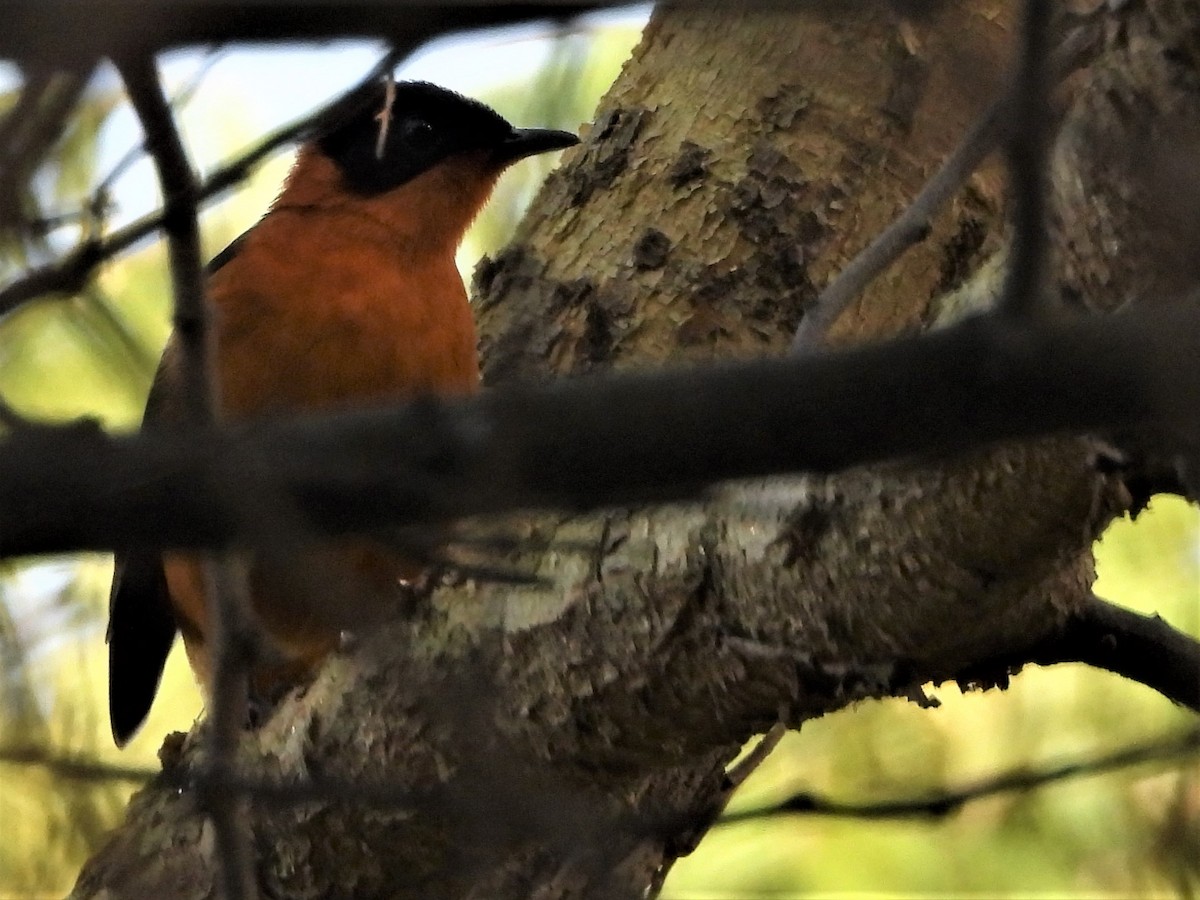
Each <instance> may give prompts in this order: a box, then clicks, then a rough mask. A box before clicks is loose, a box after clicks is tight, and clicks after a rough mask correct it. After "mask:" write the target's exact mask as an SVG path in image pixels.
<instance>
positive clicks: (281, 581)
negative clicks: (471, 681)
mask: <svg viewBox="0 0 1200 900" xmlns="http://www.w3.org/2000/svg"><path fill="white" fill-rule="evenodd" d="M364 96H365V99H364V100H363V102H360V103H357V104H355V105H353V106H352V107H351V108H349V109H347V110H343V111H342V114H341V115H340V116H339V117H338V118H336V119H335V120H334V121H332V122H330V123H328V124H326V125H325V126H324V127H323V128H322V129H321V131H320V132H319V133H318V134H317V135H316V136H315V137H314V138H313V139H311V140H310V141H308V142H307V143H306V144H305V145H304V146H303V147H302V148H301V149H300V152H299V154H298V155H297V157H296V162H295V165H294V166H293V167H292V170H291V173H290V174H289V175H288V177H287V180H286V182H285V183H284V186H283V189H282V191H281V192H280V194H279V197H278V199H276V201H275V202H274V204H272V206H271V207H270V209H269V210H268V212H267V213H266V214H265V215H264V216H263V218H262V219H261V220H260V221H259V222H258V224H257V225H255V226H254V227H253V228H251V229H250V230H249V231H247V232H246V233H245V234H243V235H242V236H241V237H240V238H238V239H237V240H236V241H235V242H234V243H233V244H231V245H230V246H229V247H228V248H226V249H225V250H224V251H223V252H222V253H221V254H219V255H218V256H217V257H216V258H215V259H214V260H213V261H212V262H211V263H210V265H209V268H208V276H209V277H208V282H207V283H208V298H209V301H210V308H211V312H212V316H213V325H214V328H215V331H216V338H217V340H216V348H217V349H216V358H215V368H216V377H217V384H218V389H219V398H220V409H221V414H222V417H223V418H224V419H225V420H226V421H238V420H245V419H250V418H257V417H265V416H272V415H277V414H281V413H288V412H293V411H300V410H305V411H307V410H319V409H328V408H332V407H347V406H362V405H367V404H378V403H385V402H396V401H401V400H404V399H406V398H412V397H414V396H417V395H421V394H424V393H437V394H462V393H468V392H471V391H474V390H476V389H477V387H478V385H479V366H478V360H477V355H476V338H475V325H474V321H473V319H472V315H471V309H470V307H469V305H468V302H467V293H466V289H465V288H464V286H463V282H462V278H461V276H460V275H459V272H458V269H457V267H456V265H455V260H454V257H455V251H456V249H457V247H458V245H459V243H460V241H461V240H462V237H463V233H464V232H465V231H466V229H467V227H468V226H469V225H470V223H471V221H472V220H473V219H474V218H475V216H476V214H477V213H478V212H479V210H480V209H481V207H482V206H483V205H484V204H485V203H486V202H487V199H488V197H489V195H490V194H491V192H492V188H493V187H494V185H495V183H496V180H497V179H498V178H499V176H500V174H501V173H502V172H503V171H504V170H505V169H506V168H507V167H508V166H509V165H511V164H512V163H514V162H516V161H517V160H519V159H523V158H524V157H527V156H531V155H534V154H537V153H543V152H546V151H550V150H558V149H562V148H565V147H569V146H571V145H572V144H575V143H577V142H578V138H576V137H575V135H573V134H570V133H569V132H564V131H553V130H549V129H532V128H530V129H522V128H514V127H513V126H512V125H510V124H509V123H508V122H507V121H505V119H504V118H503V117H501V116H500V115H499V114H498V113H496V112H495V111H494V110H492V109H490V108H488V107H487V106H484V105H483V104H481V103H478V102H476V101H474V100H470V99H467V98H465V97H461V96H459V95H458V94H455V93H452V92H450V91H447V90H444V89H443V88H440V87H436V86H434V85H432V84H426V83H420V82H409V83H399V84H393V83H390V82H389V83H387V84H386V85H381V86H380V87H379V89H378V90H377V91H373V92H368V93H367V94H366V95H364ZM178 368H179V351H178V348H177V345H176V341H175V339H174V338H172V339H171V340H170V341H169V342H168V344H167V347H166V350H165V351H164V353H163V357H162V361H161V363H160V364H159V369H158V373H157V375H156V377H155V381H154V385H153V387H152V388H151V391H150V397H149V400H148V401H147V404H146V413H145V417H144V420H143V428H153V427H161V426H162V425H163V424H164V423H165V424H169V423H170V422H171V421H172V419H173V418H175V419H177V418H178V413H177V412H175V411H176V410H178V408H179V405H180V404H179V396H180V390H181V379H180V377H179V372H178ZM316 556H317V557H319V558H318V559H317V560H316V561H314V560H307V562H308V563H309V564H310V565H311V566H312V567H313V568H324V567H327V566H334V567H335V568H339V567H340V568H342V569H344V570H346V571H348V572H350V573H352V574H353V575H354V576H355V577H356V578H357V579H358V584H356V589H357V588H362V587H364V586H370V587H373V588H375V589H379V590H383V591H387V590H389V589H390V590H392V591H395V587H396V582H397V580H398V579H399V578H401V577H406V576H408V575H411V574H412V568H413V563H412V562H411V560H410V561H407V562H406V561H405V560H404V559H402V558H400V557H399V556H398V555H397V554H396V553H395V552H394V551H393V552H389V551H388V550H386V549H384V548H382V547H381V546H380V545H377V544H371V543H369V542H366V541H357V542H356V541H343V542H335V543H328V544H322V545H321V546H320V547H319V548H318V550H317V552H316ZM286 568H287V564H286V562H284V563H282V564H280V563H279V561H276V564H274V565H272V564H270V563H269V562H268V561H267V560H266V558H265V557H262V556H260V557H258V558H255V559H253V560H252V561H251V563H250V566H249V592H250V599H251V605H252V607H253V612H254V614H255V616H256V618H257V620H258V622H259V624H260V625H261V627H262V628H263V630H264V631H265V632H266V634H267V637H268V638H269V643H270V644H271V645H272V647H273V648H274V650H275V651H276V652H275V653H274V654H273V658H272V659H270V660H268V661H260V662H259V663H258V664H257V665H256V668H254V669H253V670H252V671H251V673H250V674H251V684H252V686H257V687H259V688H267V687H269V686H270V685H272V684H274V685H276V686H277V685H278V684H279V683H281V682H282V683H285V684H286V683H292V682H294V681H296V680H298V679H299V678H301V677H303V676H304V675H305V674H308V673H310V672H311V671H312V670H313V668H314V667H315V666H316V665H317V664H318V663H319V662H320V661H321V660H322V659H323V658H324V657H325V656H326V655H327V654H328V653H329V652H330V651H331V650H333V649H334V648H335V647H336V646H337V643H338V639H339V632H340V630H341V625H340V623H341V621H342V617H340V616H339V615H338V614H337V613H336V611H331V612H330V614H329V615H324V614H314V613H313V610H312V608H311V604H310V605H309V607H307V608H302V609H300V610H298V609H297V606H296V604H295V603H294V602H293V600H294V598H293V592H294V589H295V578H294V577H292V578H291V579H290V580H289V577H288V574H289V573H288V572H287V571H286ZM293 575H294V573H293ZM352 596H353V594H352V593H350V592H345V593H344V594H343V599H345V598H346V597H352ZM330 602H331V603H332V602H333V601H332V600H331V601H330ZM345 618H346V620H348V621H353V616H347V617H345ZM176 631H179V632H181V633H182V635H183V639H184V645H185V647H186V650H187V654H188V660H189V662H190V663H191V666H192V669H193V671H194V672H195V674H196V677H197V680H198V681H199V682H200V683H201V686H202V687H206V688H207V687H208V683H209V681H210V677H211V672H210V660H209V648H208V645H207V636H208V626H207V615H206V599H205V581H204V576H203V570H202V568H201V563H200V560H199V559H198V558H197V557H195V556H192V555H188V554H183V553H166V554H163V553H160V552H157V551H141V550H139V551H129V552H127V553H122V554H118V555H117V559H116V567H115V570H114V574H113V584H112V593H111V595H110V601H109V623H108V647H109V682H108V684H109V713H110V720H111V723H112V731H113V738H114V739H115V741H116V743H117V745H118V746H121V745H123V744H124V743H125V742H126V741H128V740H129V738H130V737H131V736H132V735H133V734H134V732H135V731H136V730H137V729H138V727H139V726H140V725H141V724H142V722H143V721H144V719H145V717H146V714H147V713H148V712H149V710H150V705H151V703H152V702H153V700H154V695H155V693H156V691H157V690H158V682H159V679H160V678H161V676H162V670H163V666H164V664H165V662H166V659H167V653H168V651H169V650H170V648H171V644H172V642H173V641H174V638H175V633H176Z"/></svg>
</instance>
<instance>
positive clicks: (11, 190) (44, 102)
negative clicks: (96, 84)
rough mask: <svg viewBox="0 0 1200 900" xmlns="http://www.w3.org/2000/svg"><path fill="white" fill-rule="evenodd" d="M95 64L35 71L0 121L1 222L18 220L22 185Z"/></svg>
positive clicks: (61, 125) (58, 130)
mask: <svg viewBox="0 0 1200 900" xmlns="http://www.w3.org/2000/svg"><path fill="white" fill-rule="evenodd" d="M94 65H95V63H94V61H85V62H84V63H83V64H81V65H80V66H78V67H77V68H72V69H68V70H65V71H46V70H41V69H39V70H37V71H35V72H34V73H33V74H31V75H30V76H29V79H28V81H27V82H26V84H25V86H24V87H23V88H22V90H21V94H20V96H19V98H18V100H17V103H16V105H15V106H14V108H13V109H12V110H11V111H10V112H9V114H8V115H7V116H6V117H5V119H4V121H3V123H2V124H0V221H2V222H4V223H6V224H10V225H11V224H15V222H16V221H17V219H18V217H19V216H20V214H21V204H20V192H21V189H22V187H23V186H24V185H25V183H26V182H27V181H28V180H29V178H30V176H31V175H32V174H33V172H35V171H36V170H37V167H38V166H39V165H40V164H41V162H42V158H43V157H44V156H45V155H46V152H47V151H48V150H49V149H50V148H51V147H52V146H54V144H55V142H57V141H58V139H59V137H60V136H61V135H62V133H63V129H64V128H65V127H66V122H67V117H68V116H69V115H70V113H71V111H72V110H73V109H74V108H75V105H76V103H77V102H78V101H79V98H80V96H81V95H82V94H83V90H84V88H85V87H87V83H88V79H89V78H90V77H91V73H92V69H93V68H94Z"/></svg>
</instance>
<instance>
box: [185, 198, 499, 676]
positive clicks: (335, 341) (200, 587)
mask: <svg viewBox="0 0 1200 900" xmlns="http://www.w3.org/2000/svg"><path fill="white" fill-rule="evenodd" d="M386 236H387V234H386V229H385V228H383V226H382V225H380V224H377V223H374V222H372V221H371V220H370V219H364V218H363V217H362V216H361V215H357V216H356V215H338V214H337V213H336V211H331V210H328V209H324V210H321V211H320V212H319V213H316V212H312V213H309V212H306V211H304V210H291V209H281V210H276V211H275V212H273V213H271V214H270V215H269V216H268V217H267V218H266V219H264V221H263V222H262V223H260V225H259V226H258V227H256V228H255V229H254V231H252V232H250V234H249V235H247V238H246V242H245V244H244V245H243V247H242V248H241V249H240V252H239V253H238V254H237V255H236V256H234V257H233V258H232V259H231V260H230V261H229V262H228V263H226V264H225V266H223V267H222V268H221V269H220V270H218V271H217V272H216V273H215V275H214V276H213V278H212V280H211V283H210V288H209V296H210V298H211V300H212V303H213V313H214V316H215V323H216V327H217V335H218V356H217V361H218V380H219V386H220V392H221V407H222V410H223V413H224V415H225V416H226V417H227V419H229V420H232V421H237V420H242V419H247V418H257V417H260V416H271V415H276V414H284V413H288V412H295V411H299V410H321V409H331V408H338V407H353V406H366V405H378V404H385V403H395V402H400V401H403V400H405V399H409V398H413V397H416V396H419V395H421V394H426V393H438V394H464V393H469V392H472V391H475V390H476V389H477V388H478V386H479V368H478V362H477V355H476V338H475V326H474V322H473V318H472V315H471V310H470V307H469V304H468V301H467V296H466V291H465V289H464V287H463V284H462V279H461V277H460V275H459V273H458V270H457V268H456V267H455V264H454V259H453V255H452V252H446V253H441V254H438V255H437V256H436V257H435V258H423V259H415V258H412V257H411V256H410V257H407V258H406V257H405V256H404V255H403V254H402V253H401V252H399V251H398V250H396V249H394V248H392V247H391V246H390V245H389V244H388V243H387V242H386V240H385V238H386ZM164 562H165V564H166V572H167V583H168V587H169V589H170V592H171V599H172V604H173V605H174V607H175V609H176V613H177V616H178V618H179V620H180V625H181V631H182V633H183V637H184V641H185V644H186V646H187V649H188V655H189V658H190V660H191V662H192V667H193V669H194V670H195V671H196V675H197V677H198V679H199V680H200V681H201V682H202V683H207V681H208V677H209V662H208V654H207V648H206V646H205V639H204V635H205V632H206V631H207V627H206V624H205V623H206V620H207V615H206V607H205V604H206V601H205V596H204V583H203V577H202V574H201V570H200V567H199V564H198V562H197V561H196V559H195V558H194V557H190V556H187V555H185V554H168V555H167V556H166V557H165V559H164ZM415 571H417V567H414V565H413V564H412V562H406V561H405V560H403V559H402V558H399V557H397V556H396V555H395V554H393V553H391V552H388V551H385V550H383V549H381V548H380V547H378V546H377V545H375V544H372V543H370V542H367V541H360V540H349V541H341V542H337V543H331V544H322V545H321V546H320V547H319V548H309V549H308V550H306V552H305V553H304V559H303V560H298V561H296V565H295V567H294V569H293V570H292V571H289V567H288V563H287V562H286V561H284V562H283V563H282V564H281V563H280V562H279V561H276V563H275V564H268V563H266V562H264V561H262V560H259V561H258V562H257V563H256V564H255V565H254V566H253V567H252V569H251V572H250V579H251V594H252V603H253V606H254V611H255V613H256V615H257V617H258V618H259V620H260V623H261V624H262V626H263V627H264V629H265V630H266V631H267V632H268V633H269V635H270V636H271V638H272V639H273V642H274V643H275V645H276V649H277V650H279V651H281V653H282V656H283V659H282V661H280V660H276V662H275V663H274V664H272V665H270V666H266V667H264V668H263V669H262V670H260V671H259V672H258V673H257V676H258V677H257V679H256V680H257V681H258V682H259V686H260V687H264V686H265V684H264V683H270V682H275V681H291V680H294V678H295V675H296V673H297V671H303V670H305V669H307V668H308V667H309V666H310V665H314V664H315V663H316V662H318V661H319V660H320V659H321V658H322V657H324V655H326V654H327V653H328V652H330V650H332V649H333V648H334V647H335V646H336V644H337V641H338V634H339V631H340V630H341V629H342V628H348V627H352V626H353V625H354V624H356V623H359V622H361V621H362V620H363V618H364V616H363V610H355V609H350V608H348V607H347V606H346V604H353V603H359V604H369V603H377V602H379V598H380V597H382V596H386V595H388V593H389V592H391V593H395V583H396V580H397V578H400V577H412V576H413V575H414V573H415ZM298 592H299V593H298ZM368 597H370V598H373V599H371V600H370V601H368V599H367V598H368Z"/></svg>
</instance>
